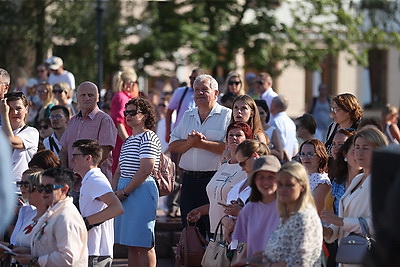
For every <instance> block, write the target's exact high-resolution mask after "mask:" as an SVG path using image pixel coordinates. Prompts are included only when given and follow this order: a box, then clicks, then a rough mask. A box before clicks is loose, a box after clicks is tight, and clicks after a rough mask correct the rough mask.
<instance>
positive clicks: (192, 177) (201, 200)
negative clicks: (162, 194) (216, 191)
mask: <svg viewBox="0 0 400 267" xmlns="http://www.w3.org/2000/svg"><path fill="white" fill-rule="evenodd" d="M214 174H215V171H211V172H187V171H185V172H184V173H183V179H182V191H181V201H180V202H181V203H180V204H181V220H182V224H183V226H184V227H185V226H186V225H187V221H186V216H187V214H188V213H189V212H190V211H191V210H192V209H194V208H197V207H200V206H202V205H204V204H208V203H210V202H209V200H208V196H207V192H206V186H207V184H208V183H209V182H210V180H211V178H212V177H213V176H214ZM196 226H197V227H198V228H199V231H200V233H201V234H202V235H203V236H204V237H206V236H207V235H208V236H209V235H210V218H209V216H208V215H206V216H202V217H201V218H200V220H199V221H198V222H197V224H196Z"/></svg>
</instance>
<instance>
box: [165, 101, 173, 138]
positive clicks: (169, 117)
mask: <svg viewBox="0 0 400 267" xmlns="http://www.w3.org/2000/svg"><path fill="white" fill-rule="evenodd" d="M173 112H174V111H173V110H172V109H169V108H168V109H167V112H166V113H165V141H166V142H169V140H170V139H171V136H170V134H171V121H172V113H173Z"/></svg>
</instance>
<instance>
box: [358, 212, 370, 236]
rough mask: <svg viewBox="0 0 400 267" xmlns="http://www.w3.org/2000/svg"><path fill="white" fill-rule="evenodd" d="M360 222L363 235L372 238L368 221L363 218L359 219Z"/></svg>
mask: <svg viewBox="0 0 400 267" xmlns="http://www.w3.org/2000/svg"><path fill="white" fill-rule="evenodd" d="M358 222H359V223H360V226H361V231H362V235H363V236H366V237H368V238H370V237H371V234H370V232H369V227H368V223H367V221H366V220H365V219H364V218H362V217H358Z"/></svg>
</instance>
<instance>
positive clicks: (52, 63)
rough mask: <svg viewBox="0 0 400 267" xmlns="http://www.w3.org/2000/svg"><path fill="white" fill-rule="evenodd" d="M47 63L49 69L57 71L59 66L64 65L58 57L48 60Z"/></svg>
mask: <svg viewBox="0 0 400 267" xmlns="http://www.w3.org/2000/svg"><path fill="white" fill-rule="evenodd" d="M46 61H47V60H46ZM47 62H48V63H49V68H50V69H51V70H58V69H59V68H60V67H61V66H63V65H64V62H63V60H62V59H61V58H60V57H51V58H49V59H48V61H47Z"/></svg>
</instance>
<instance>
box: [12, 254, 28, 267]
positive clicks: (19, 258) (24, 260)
mask: <svg viewBox="0 0 400 267" xmlns="http://www.w3.org/2000/svg"><path fill="white" fill-rule="evenodd" d="M13 258H15V259H16V260H17V261H18V262H19V263H21V264H29V262H30V260H31V259H32V255H31V254H17V255H15V256H13ZM29 266H31V265H29Z"/></svg>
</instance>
